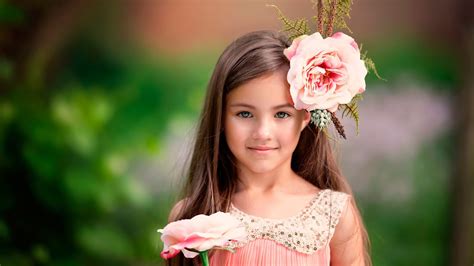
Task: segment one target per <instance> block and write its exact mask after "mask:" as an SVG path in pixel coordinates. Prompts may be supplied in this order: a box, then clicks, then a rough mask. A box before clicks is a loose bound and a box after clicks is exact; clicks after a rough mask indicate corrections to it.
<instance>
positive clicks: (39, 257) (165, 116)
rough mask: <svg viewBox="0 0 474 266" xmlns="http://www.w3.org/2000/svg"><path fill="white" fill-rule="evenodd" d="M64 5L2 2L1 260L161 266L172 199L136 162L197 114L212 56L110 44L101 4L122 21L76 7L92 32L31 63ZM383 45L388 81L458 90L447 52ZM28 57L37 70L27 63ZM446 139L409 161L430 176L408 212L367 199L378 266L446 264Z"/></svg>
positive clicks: (377, 53)
mask: <svg viewBox="0 0 474 266" xmlns="http://www.w3.org/2000/svg"><path fill="white" fill-rule="evenodd" d="M58 3H62V1H52V0H50V1H43V2H42V1H31V2H28V1H22V2H21V5H20V4H18V5H16V4H12V3H8V2H6V1H1V0H0V22H1V23H2V26H1V27H2V29H3V30H4V31H2V33H1V34H0V46H1V47H2V48H5V49H3V50H1V51H2V53H3V52H4V51H7V52H8V53H3V54H0V86H1V87H0V93H1V97H0V171H1V172H0V173H1V175H0V264H2V265H41V264H43V265H111V264H113V265H151V264H153V265H155V264H159V263H162V260H161V258H159V251H160V248H159V243H160V241H159V235H158V234H157V233H156V229H157V228H159V227H160V226H163V225H164V224H165V223H166V217H167V215H168V211H169V209H170V206H171V204H172V202H171V199H172V194H173V193H174V192H173V191H170V192H169V193H170V195H166V194H160V195H154V194H152V193H151V192H150V191H151V189H150V188H149V187H147V184H146V183H145V182H143V181H140V179H139V177H137V176H135V175H134V173H133V171H132V168H133V167H132V166H133V165H132V164H133V162H134V161H137V160H140V158H146V157H151V156H154V155H156V154H157V153H159V152H160V150H161V148H162V146H163V143H162V142H161V139H162V136H163V135H164V133H165V132H166V130H167V125H168V123H169V122H170V121H172V120H173V119H174V118H175V117H177V116H189V117H192V118H194V119H195V118H196V117H197V114H198V112H199V110H200V108H201V104H202V100H203V97H204V88H205V85H206V83H207V79H208V78H209V76H210V72H211V68H212V65H213V63H214V62H215V60H216V59H217V54H216V53H215V51H211V52H202V51H200V52H198V53H189V54H182V55H181V56H179V57H171V56H168V55H161V56H158V57H153V56H150V55H149V54H147V53H144V54H142V53H141V50H140V49H136V48H135V47H133V46H131V45H130V44H129V43H125V42H122V41H121V40H120V39H119V38H118V37H117V36H114V35H113V34H111V35H110V36H109V35H107V34H106V33H107V32H108V31H111V29H110V28H106V27H107V25H109V26H110V25H112V28H113V25H115V24H114V23H116V24H117V23H118V22H116V21H117V18H116V17H113V16H112V18H107V17H106V16H104V14H103V13H102V11H103V10H104V7H105V9H107V10H108V9H109V8H108V7H112V6H113V7H114V8H115V9H113V8H110V9H113V10H112V11H113V12H112V13H113V14H114V16H116V15H117V14H120V10H118V9H119V8H118V6H120V5H119V4H116V5H110V3H109V4H108V5H107V4H104V3H102V4H101V5H100V6H99V5H98V7H97V6H94V5H93V6H92V7H94V8H100V11H97V9H93V8H90V6H89V8H86V9H84V10H86V11H85V12H87V14H82V15H84V16H85V17H87V18H88V22H86V23H85V24H82V25H81V26H80V27H78V28H75V29H71V33H70V34H68V35H67V36H68V37H67V38H68V39H67V40H65V42H64V44H63V45H61V46H58V49H57V50H55V51H54V53H45V55H43V54H41V52H42V51H34V53H30V52H31V51H29V50H28V49H29V48H30V46H28V45H27V44H29V42H30V41H31V40H32V35H33V34H34V33H35V32H36V31H38V30H41V29H40V28H39V27H41V25H42V24H41V23H38V22H39V21H41V19H42V18H44V17H46V16H47V15H48V12H47V11H48V8H49V7H50V5H52V4H58ZM94 12H95V13H97V14H99V16H100V17H94V16H93V15H91V14H94ZM114 19H115V20H114ZM97 21H101V23H96V22H97ZM114 21H115V22H114ZM112 32H113V31H112ZM109 34H110V33H109ZM115 34H117V33H116V32H115ZM13 42H14V43H13ZM117 44H120V45H117ZM32 47H35V46H32ZM39 47H41V46H39ZM380 47H384V50H382V49H375V48H370V47H369V49H368V50H369V51H370V52H371V54H370V56H371V57H372V58H374V60H376V63H377V67H378V70H379V72H380V73H381V75H382V76H383V77H384V78H386V79H388V80H389V81H390V79H391V78H394V77H396V75H398V74H399V73H400V72H412V73H415V75H419V76H423V77H426V79H428V80H429V81H430V82H433V83H439V82H441V83H444V84H447V85H452V84H453V83H454V82H455V68H454V66H455V64H454V62H453V61H452V58H450V57H449V53H444V52H442V51H440V50H436V51H435V50H430V49H426V47H425V46H422V45H420V44H419V43H413V44H411V43H410V42H400V43H396V44H395V43H394V44H393V46H382V45H380ZM22 49H23V50H22ZM31 54H32V55H31ZM35 54H41V55H42V56H43V57H42V58H41V60H43V61H41V62H44V63H41V64H38V61H35V60H33V59H31V58H29V57H28V56H33V57H34V55H35ZM48 56H49V57H48ZM31 77H33V78H31ZM372 78H373V77H372ZM369 82H373V80H370V79H369ZM447 142H448V141H447V140H446V139H442V140H440V141H439V143H437V144H436V148H434V146H429V147H427V149H426V150H424V151H422V152H421V154H420V156H419V157H418V158H417V165H418V163H419V165H425V166H426V165H434V166H435V167H429V168H423V169H418V170H419V171H420V172H419V174H418V175H417V177H418V179H417V180H418V181H419V183H417V184H416V188H415V189H416V190H417V191H419V193H417V195H419V197H418V198H416V199H414V202H410V203H406V204H403V205H400V206H393V208H387V207H386V205H377V204H376V203H374V202H367V203H363V205H362V209H365V210H366V211H365V213H364V216H365V220H366V221H367V224H368V229H369V233H371V235H374V236H375V237H373V246H374V252H373V254H374V261H375V265H440V261H442V259H443V258H442V256H443V254H445V253H443V252H441V250H442V249H444V248H445V247H444V246H443V245H444V244H443V243H446V242H445V241H444V238H445V236H446V231H445V230H446V222H447V220H446V218H445V217H446V216H445V212H446V195H445V194H443V193H442V189H441V188H440V187H437V184H438V185H439V184H441V182H430V183H429V184H425V183H423V182H424V181H423V180H426V179H423V178H422V177H424V176H426V175H430V176H432V177H433V180H435V179H440V178H441V176H440V174H441V173H443V171H441V170H442V169H444V168H443V167H445V166H446V161H447V160H446V158H448V157H447V156H448V155H449V152H448V151H445V150H444V149H438V148H439V147H447V146H449V145H448V144H447ZM431 149H432V150H431ZM438 181H439V180H438ZM407 206H409V207H407ZM420 224H423V228H420ZM408 236H409V237H410V239H407V237H408Z"/></svg>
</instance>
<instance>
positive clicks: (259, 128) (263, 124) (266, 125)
mask: <svg viewBox="0 0 474 266" xmlns="http://www.w3.org/2000/svg"><path fill="white" fill-rule="evenodd" d="M271 132H272V123H271V120H270V119H259V120H258V121H257V123H256V126H255V129H254V132H253V138H254V139H260V140H267V139H270V138H271Z"/></svg>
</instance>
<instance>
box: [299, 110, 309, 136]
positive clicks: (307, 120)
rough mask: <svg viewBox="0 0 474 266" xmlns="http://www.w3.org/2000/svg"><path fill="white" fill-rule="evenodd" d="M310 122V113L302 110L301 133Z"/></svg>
mask: <svg viewBox="0 0 474 266" xmlns="http://www.w3.org/2000/svg"><path fill="white" fill-rule="evenodd" d="M310 121H311V113H310V112H309V111H307V110H304V117H303V121H302V124H301V130H300V132H301V131H303V129H305V128H306V126H307V125H308V124H309V122H310Z"/></svg>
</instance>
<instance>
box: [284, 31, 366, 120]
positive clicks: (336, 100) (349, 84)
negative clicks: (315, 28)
mask: <svg viewBox="0 0 474 266" xmlns="http://www.w3.org/2000/svg"><path fill="white" fill-rule="evenodd" d="M284 54H285V56H286V57H287V58H288V60H290V70H289V71H288V75H287V80H288V83H289V84H290V94H291V98H292V99H293V103H294V106H295V108H296V109H298V110H301V109H306V110H308V111H312V110H315V109H327V110H328V111H331V112H335V111H336V110H337V108H338V106H339V104H347V103H349V102H350V101H351V100H352V98H353V97H354V96H355V95H356V94H359V93H362V92H364V91H365V76H366V75H367V69H366V67H365V64H364V61H363V60H361V59H360V51H359V47H358V46H357V44H356V42H355V41H354V39H353V38H352V37H350V36H348V35H346V34H344V33H342V32H337V33H335V34H333V35H332V36H331V37H327V38H326V39H323V37H322V36H321V34H319V32H316V33H314V34H312V35H309V36H308V35H302V36H300V37H298V38H296V39H295V40H293V43H292V44H291V46H290V47H288V48H287V49H285V50H284Z"/></svg>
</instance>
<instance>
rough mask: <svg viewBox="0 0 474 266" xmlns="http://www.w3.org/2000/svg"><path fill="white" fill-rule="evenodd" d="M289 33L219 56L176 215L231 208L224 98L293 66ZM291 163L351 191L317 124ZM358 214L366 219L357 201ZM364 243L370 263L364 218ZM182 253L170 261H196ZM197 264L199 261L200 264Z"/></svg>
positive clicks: (253, 39) (324, 183) (241, 43)
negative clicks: (265, 76) (259, 79)
mask: <svg viewBox="0 0 474 266" xmlns="http://www.w3.org/2000/svg"><path fill="white" fill-rule="evenodd" d="M290 44H291V43H290V41H289V40H288V38H287V37H286V36H284V35H283V34H280V33H278V32H275V31H267V30H262V31H255V32H250V33H247V34H245V35H243V36H241V37H240V38H238V39H236V40H235V41H233V42H232V43H231V44H230V45H229V46H228V47H227V48H226V49H225V50H224V52H223V53H222V55H221V56H220V57H219V60H218V61H217V64H216V66H215V69H214V72H213V74H212V76H211V79H210V81H209V84H208V88H207V94H206V99H205V103H204V109H203V110H202V113H201V116H200V120H199V125H198V129H197V135H196V139H195V144H194V149H193V152H192V156H191V161H190V165H189V169H188V170H187V171H188V172H187V173H186V176H187V180H186V183H185V186H184V189H183V191H182V195H181V198H182V199H185V200H182V201H181V203H180V208H179V211H178V212H177V213H176V214H175V215H174V216H173V217H172V218H171V219H172V220H180V219H189V218H191V217H193V216H195V215H198V214H212V213H215V212H217V211H227V210H228V209H229V207H230V203H231V200H232V195H233V193H234V191H235V189H236V187H237V175H236V173H237V169H236V166H235V163H234V160H235V158H234V156H233V155H232V153H231V152H230V150H229V147H228V146H227V142H226V140H225V135H224V133H223V113H224V110H225V97H226V95H227V94H228V93H229V92H230V91H231V90H232V89H234V88H236V87H238V86H239V85H242V84H243V83H245V82H247V81H249V80H251V79H254V78H257V77H260V76H262V75H265V74H268V73H270V72H273V71H277V70H279V69H280V68H283V67H286V68H288V67H289V61H288V59H287V58H286V57H285V55H284V54H283V50H284V49H285V48H287V47H289V46H290ZM291 167H292V169H293V171H295V172H296V173H297V174H298V175H300V176H301V177H303V178H304V179H306V180H307V181H309V182H310V183H312V184H313V185H315V186H317V187H318V188H320V189H326V188H329V189H332V190H336V191H342V192H345V193H348V194H350V195H352V196H353V193H352V190H351V188H350V186H349V184H348V182H347V180H346V179H345V177H344V176H343V175H342V174H341V172H340V169H339V167H338V165H337V163H336V161H335V159H334V156H333V153H332V149H331V144H330V142H329V140H328V138H327V137H326V135H325V134H324V133H323V132H321V131H320V130H318V128H317V127H316V126H314V125H313V124H311V123H310V124H308V126H307V127H306V128H305V129H304V130H303V131H302V132H301V136H300V139H299V142H298V145H297V146H296V149H295V151H294V152H293V155H292V161H291ZM351 202H352V204H353V205H354V207H355V210H356V212H357V215H358V218H359V220H360V221H362V219H361V216H360V213H359V210H358V208H357V206H356V204H355V201H351ZM360 226H361V228H360V229H361V232H362V237H363V241H364V247H365V262H366V263H365V264H366V265H371V260H370V256H369V253H368V250H369V240H368V235H367V231H366V229H365V227H364V225H363V223H362V222H360ZM183 258H184V257H183V256H182V255H181V254H180V255H179V256H177V257H175V258H174V259H172V260H171V261H170V265H193V263H196V260H185V259H183ZM196 265H197V264H196Z"/></svg>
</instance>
